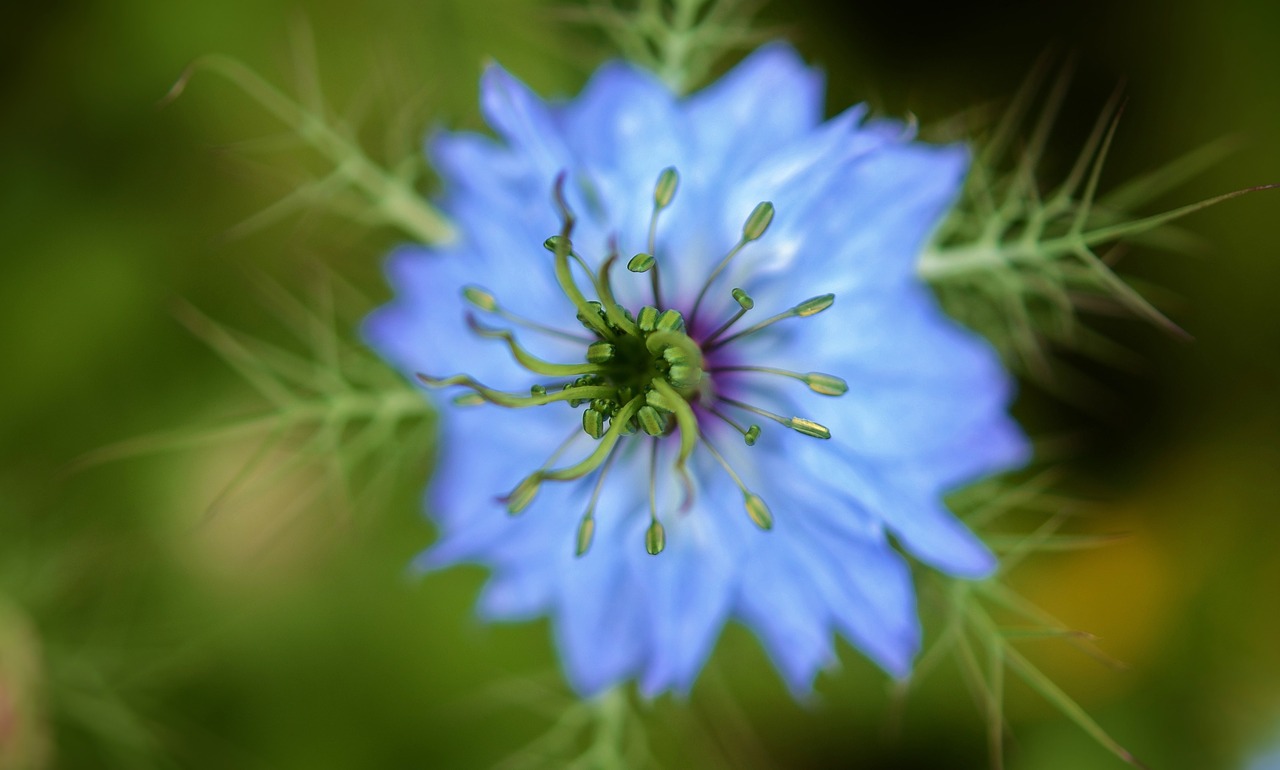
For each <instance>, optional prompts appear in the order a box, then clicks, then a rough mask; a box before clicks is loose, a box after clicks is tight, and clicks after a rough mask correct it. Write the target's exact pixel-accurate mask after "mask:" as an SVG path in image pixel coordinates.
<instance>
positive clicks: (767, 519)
mask: <svg viewBox="0 0 1280 770" xmlns="http://www.w3.org/2000/svg"><path fill="white" fill-rule="evenodd" d="M702 443H703V445H705V446H706V447H707V451H709V452H710V453H711V456H712V457H714V458H715V459H716V462H718V463H720V467H722V468H724V470H725V473H728V474H729V478H731V479H733V483H734V484H735V485H736V486H737V487H738V489H739V491H741V492H742V503H743V506H744V507H745V508H746V509H747V517H748V518H749V519H751V523H752V524H755V525H756V526H757V527H759V528H760V529H763V530H765V531H766V532H767V531H769V530H770V529H773V514H772V513H770V512H769V506H767V505H765V502H764V499H763V498H762V497H760V495H757V494H756V493H755V492H752V491H751V490H750V489H747V485H746V484H744V483H742V477H741V476H739V475H738V473H737V471H735V470H734V469H733V466H731V465H729V461H728V460H726V459H724V455H722V454H720V450H718V449H716V446H715V444H712V443H711V441H710V440H709V439H708V438H707V437H706V436H705V435H704V436H703V437H702Z"/></svg>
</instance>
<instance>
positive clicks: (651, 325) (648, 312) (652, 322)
mask: <svg viewBox="0 0 1280 770" xmlns="http://www.w3.org/2000/svg"><path fill="white" fill-rule="evenodd" d="M636 326H638V327H640V331H642V332H651V331H653V330H654V329H656V328H658V309H657V308H656V307H654V306H653V305H645V306H644V307H642V308H640V315H638V316H636Z"/></svg>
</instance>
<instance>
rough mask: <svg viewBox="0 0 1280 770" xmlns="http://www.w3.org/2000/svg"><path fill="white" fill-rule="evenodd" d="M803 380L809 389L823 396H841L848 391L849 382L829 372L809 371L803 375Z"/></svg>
mask: <svg viewBox="0 0 1280 770" xmlns="http://www.w3.org/2000/svg"><path fill="white" fill-rule="evenodd" d="M804 382H805V384H806V385H808V386H809V390H812V391H813V392H814V393H818V394H820V395H823V396H843V395H844V394H845V393H848V392H849V384H848V383H847V382H845V381H844V380H842V379H840V378H839V377H836V376H835V375H831V374H823V373H822V372H809V373H808V374H806V375H805V378H804Z"/></svg>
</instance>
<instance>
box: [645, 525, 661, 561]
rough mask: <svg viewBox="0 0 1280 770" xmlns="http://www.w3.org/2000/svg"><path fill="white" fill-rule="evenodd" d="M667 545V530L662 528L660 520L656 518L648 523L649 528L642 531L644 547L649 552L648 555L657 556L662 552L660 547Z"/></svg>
mask: <svg viewBox="0 0 1280 770" xmlns="http://www.w3.org/2000/svg"><path fill="white" fill-rule="evenodd" d="M666 547H667V531H666V530H665V529H663V527H662V522H660V521H658V520H657V519H654V520H653V523H652V524H650V525H649V529H647V530H645V533H644V549H645V550H646V551H648V552H649V555H650V556H657V555H658V554H660V553H662V549H664V548H666Z"/></svg>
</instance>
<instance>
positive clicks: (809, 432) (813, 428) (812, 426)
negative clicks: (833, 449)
mask: <svg viewBox="0 0 1280 770" xmlns="http://www.w3.org/2000/svg"><path fill="white" fill-rule="evenodd" d="M720 400H721V401H723V402H724V403H726V404H729V405H731V406H736V407H738V408H739V409H744V410H746V411H748V412H751V413H752V414H758V415H760V416H761V417H767V418H769V419H770V420H773V421H774V422H776V423H779V424H781V425H785V426H787V427H788V428H790V429H791V430H794V431H796V432H797V433H803V434H804V435H806V436H812V437H813V438H821V439H828V438H831V431H829V430H827V429H826V427H824V426H822V425H819V424H818V423H816V422H814V421H813V420H806V419H804V418H803V417H783V416H782V415H780V414H775V413H774V412H770V411H769V410H768V409H761V408H760V407H758V406H752V405H751V404H746V403H743V402H741V401H736V400H734V399H732V398H721V399H720Z"/></svg>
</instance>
